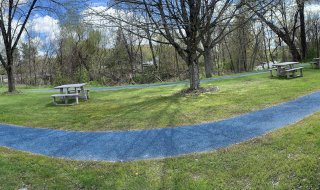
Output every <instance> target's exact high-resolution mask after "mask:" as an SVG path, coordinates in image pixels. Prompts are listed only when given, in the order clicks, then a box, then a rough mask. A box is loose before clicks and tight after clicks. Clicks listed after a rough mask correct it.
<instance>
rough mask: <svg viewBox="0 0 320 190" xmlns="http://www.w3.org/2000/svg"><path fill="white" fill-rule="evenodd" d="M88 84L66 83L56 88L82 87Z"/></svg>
mask: <svg viewBox="0 0 320 190" xmlns="http://www.w3.org/2000/svg"><path fill="white" fill-rule="evenodd" d="M85 85H87V83H79V84H65V85H61V86H56V87H54V89H61V88H80V87H83V86H85Z"/></svg>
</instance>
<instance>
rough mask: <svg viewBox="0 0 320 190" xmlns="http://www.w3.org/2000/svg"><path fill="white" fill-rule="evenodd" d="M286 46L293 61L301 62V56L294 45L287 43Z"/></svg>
mask: <svg viewBox="0 0 320 190" xmlns="http://www.w3.org/2000/svg"><path fill="white" fill-rule="evenodd" d="M287 45H288V46H289V51H290V53H291V55H292V59H293V61H301V55H300V53H299V51H298V49H297V47H296V45H295V44H294V42H292V43H287Z"/></svg>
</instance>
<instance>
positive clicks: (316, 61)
mask: <svg viewBox="0 0 320 190" xmlns="http://www.w3.org/2000/svg"><path fill="white" fill-rule="evenodd" d="M313 66H315V68H316V69H320V58H313V62H312V67H313Z"/></svg>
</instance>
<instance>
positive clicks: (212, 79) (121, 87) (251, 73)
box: [26, 71, 269, 92]
mask: <svg viewBox="0 0 320 190" xmlns="http://www.w3.org/2000/svg"><path fill="white" fill-rule="evenodd" d="M266 72H269V71H257V72H250V73H240V74H234V75H226V76H222V77H214V78H208V79H203V80H201V82H210V81H219V80H223V79H233V78H239V77H244V76H251V75H257V74H262V73H266ZM183 84H189V82H188V81H180V82H168V83H153V84H138V85H126V86H115V87H96V88H89V90H93V91H113V90H123V89H141V88H148V87H158V86H176V85H183ZM26 91H28V92H55V91H57V90H54V89H48V90H42V89H30V90H26Z"/></svg>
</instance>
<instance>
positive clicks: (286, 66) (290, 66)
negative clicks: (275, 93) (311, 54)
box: [270, 62, 303, 78]
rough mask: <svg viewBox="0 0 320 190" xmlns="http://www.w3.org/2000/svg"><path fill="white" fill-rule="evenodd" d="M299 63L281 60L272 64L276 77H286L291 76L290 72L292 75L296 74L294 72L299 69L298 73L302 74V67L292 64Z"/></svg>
mask: <svg viewBox="0 0 320 190" xmlns="http://www.w3.org/2000/svg"><path fill="white" fill-rule="evenodd" d="M295 64H299V62H283V63H277V64H273V65H272V66H273V67H274V68H275V69H274V70H276V71H277V77H281V76H287V78H291V77H290V74H292V76H294V77H295V76H296V75H295V73H296V72H297V71H298V70H300V75H299V76H303V74H302V69H303V67H299V68H295V67H294V65H295ZM270 72H271V75H272V70H270Z"/></svg>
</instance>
